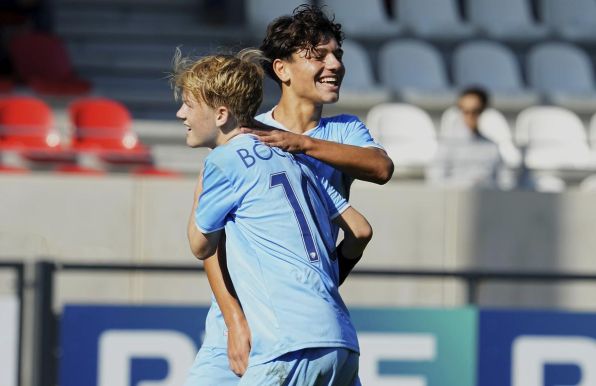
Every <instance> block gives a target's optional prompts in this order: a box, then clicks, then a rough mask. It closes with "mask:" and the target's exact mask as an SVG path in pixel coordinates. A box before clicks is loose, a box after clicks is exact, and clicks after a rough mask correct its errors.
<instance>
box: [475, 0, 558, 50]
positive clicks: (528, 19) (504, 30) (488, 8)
mask: <svg viewBox="0 0 596 386" xmlns="http://www.w3.org/2000/svg"><path fill="white" fill-rule="evenodd" d="M529 2H530V0H467V2H466V5H467V9H468V17H469V19H470V21H471V23H472V24H473V25H475V26H477V27H478V28H479V29H480V30H481V31H482V32H484V33H486V34H487V35H488V36H490V37H491V38H494V39H499V40H506V41H511V42H530V41H536V40H541V39H544V38H545V37H546V36H547V35H548V34H549V30H548V28H547V27H546V26H544V25H540V24H537V23H536V22H535V21H534V19H533V17H532V14H531V11H530V3H529Z"/></svg>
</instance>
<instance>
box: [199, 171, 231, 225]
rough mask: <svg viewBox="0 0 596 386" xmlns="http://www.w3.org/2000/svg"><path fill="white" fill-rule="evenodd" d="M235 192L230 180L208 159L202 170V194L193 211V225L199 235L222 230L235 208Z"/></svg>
mask: <svg viewBox="0 0 596 386" xmlns="http://www.w3.org/2000/svg"><path fill="white" fill-rule="evenodd" d="M235 197H236V195H235V192H234V188H233V186H232V183H231V182H230V180H229V179H228V178H227V177H226V176H225V175H224V173H223V172H222V170H221V169H220V168H219V167H218V166H217V165H216V164H215V163H213V162H210V161H209V159H206V160H205V165H204V169H203V192H202V193H201V196H200V197H199V204H198V206H197V209H196V211H195V224H196V226H197V228H198V229H199V231H201V233H211V232H215V231H218V230H220V229H222V228H223V227H224V226H225V220H226V217H227V216H228V214H229V213H231V212H232V211H233V210H234V208H235V207H236V200H235Z"/></svg>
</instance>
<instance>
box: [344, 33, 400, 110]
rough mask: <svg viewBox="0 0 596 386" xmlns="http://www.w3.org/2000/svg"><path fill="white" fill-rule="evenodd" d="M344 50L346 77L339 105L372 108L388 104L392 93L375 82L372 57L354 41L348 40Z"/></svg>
mask: <svg viewBox="0 0 596 386" xmlns="http://www.w3.org/2000/svg"><path fill="white" fill-rule="evenodd" d="M342 49H343V50H344V56H343V63H344V66H345V67H346V76H345V77H344V79H343V81H342V85H341V98H340V100H339V104H340V105H341V106H342V107H348V106H365V107H367V108H370V107H372V106H374V105H376V104H379V103H384V102H388V101H389V100H390V99H391V91H390V90H389V89H388V88H387V87H384V86H383V85H381V84H379V83H377V82H376V81H375V79H374V71H373V68H372V64H371V61H370V57H369V56H368V53H367V52H366V50H365V49H364V47H362V46H361V45H360V44H358V43H356V42H355V41H353V40H349V39H346V40H345V41H344V42H343V44H342Z"/></svg>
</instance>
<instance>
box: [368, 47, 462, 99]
mask: <svg viewBox="0 0 596 386" xmlns="http://www.w3.org/2000/svg"><path fill="white" fill-rule="evenodd" d="M379 69H380V71H379V72H380V78H381V82H382V83H383V84H385V85H386V86H388V87H389V88H390V89H391V90H392V91H393V92H394V93H396V95H397V96H398V97H399V98H400V99H401V100H402V101H404V102H406V103H411V104H414V105H417V106H421V107H423V108H426V109H430V110H443V109H445V108H447V107H448V106H450V105H451V104H453V103H454V101H455V97H456V93H455V91H454V90H453V89H452V88H451V87H450V85H449V84H448V80H447V72H446V69H445V63H444V62H443V58H442V56H441V54H440V53H439V51H437V49H436V48H434V47H433V46H432V45H430V44H428V43H425V42H423V41H420V40H414V39H404V40H395V41H391V42H388V43H386V44H385V45H384V46H382V47H381V49H380V52H379Z"/></svg>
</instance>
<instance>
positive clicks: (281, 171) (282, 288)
mask: <svg viewBox="0 0 596 386" xmlns="http://www.w3.org/2000/svg"><path fill="white" fill-rule="evenodd" d="M309 160H312V159H310V158H309V157H306V156H302V155H300V156H294V155H292V154H290V153H286V152H283V151H281V150H279V149H277V148H270V147H268V146H266V145H264V144H263V143H261V142H260V141H259V140H258V139H256V137H254V136H250V135H239V136H237V137H235V138H233V139H232V140H230V141H229V142H228V143H227V144H225V145H222V146H219V147H217V148H215V149H214V150H213V151H212V152H211V153H210V154H209V155H208V156H207V158H206V159H205V165H204V171H203V192H202V194H201V197H200V199H199V205H198V208H197V211H196V217H195V220H196V225H197V227H198V229H199V230H200V231H201V232H202V233H205V234H207V233H211V232H214V231H218V230H221V229H225V232H226V254H227V261H228V271H229V273H230V277H231V279H232V282H233V283H234V288H235V290H236V293H237V294H238V297H239V300H240V302H241V304H242V306H243V309H244V313H245V315H246V319H247V321H248V325H249V327H250V330H251V336H252V346H251V352H250V359H249V366H252V365H257V364H261V363H265V362H267V361H270V360H273V359H275V358H277V357H279V356H281V355H283V354H285V353H288V352H291V351H296V350H301V349H305V348H313V347H337V348H347V349H349V350H352V351H356V352H358V342H357V337H356V331H355V329H354V327H353V325H352V323H351V321H350V318H349V313H348V310H347V308H346V306H345V304H344V303H343V301H342V299H341V297H340V295H339V292H338V266H337V261H336V260H335V254H334V250H335V239H334V236H333V229H332V227H331V222H330V218H331V217H334V216H337V215H338V214H339V213H341V212H342V211H343V210H345V209H346V208H347V207H348V206H349V204H348V203H347V201H346V200H345V199H343V197H342V196H341V195H340V194H339V193H338V192H336V191H335V189H333V188H332V187H331V186H330V185H327V187H324V186H323V185H322V184H321V182H320V181H319V180H318V178H317V177H315V175H314V174H313V173H312V171H311V170H310V168H309V166H308V165H306V163H308V162H310V161H309Z"/></svg>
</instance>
